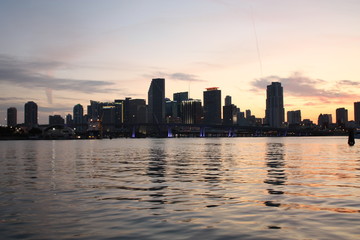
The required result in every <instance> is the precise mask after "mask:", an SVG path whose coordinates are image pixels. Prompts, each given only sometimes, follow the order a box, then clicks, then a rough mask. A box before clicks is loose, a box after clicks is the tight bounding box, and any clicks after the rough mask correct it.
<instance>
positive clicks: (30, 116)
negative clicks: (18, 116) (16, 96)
mask: <svg viewBox="0 0 360 240" xmlns="http://www.w3.org/2000/svg"><path fill="white" fill-rule="evenodd" d="M24 120H25V125H26V126H28V127H35V126H37V125H38V106H37V104H36V103H35V102H32V101H30V102H27V103H25V111H24Z"/></svg>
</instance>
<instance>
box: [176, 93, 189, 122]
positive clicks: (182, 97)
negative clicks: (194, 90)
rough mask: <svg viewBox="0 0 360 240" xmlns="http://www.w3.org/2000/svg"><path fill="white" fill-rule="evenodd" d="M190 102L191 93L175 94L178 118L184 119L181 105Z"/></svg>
mask: <svg viewBox="0 0 360 240" xmlns="http://www.w3.org/2000/svg"><path fill="white" fill-rule="evenodd" d="M185 100H189V93H188V92H178V93H174V94H173V101H175V102H176V103H177V116H178V117H179V118H182V112H181V109H182V107H181V103H182V101H185Z"/></svg>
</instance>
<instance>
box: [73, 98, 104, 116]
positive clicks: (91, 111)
mask: <svg viewBox="0 0 360 240" xmlns="http://www.w3.org/2000/svg"><path fill="white" fill-rule="evenodd" d="M101 109H102V106H101V104H100V102H98V101H93V100H90V105H88V107H87V115H88V118H89V119H90V120H93V121H97V120H99V119H100V117H101V115H100V112H101ZM74 118H75V116H74Z"/></svg>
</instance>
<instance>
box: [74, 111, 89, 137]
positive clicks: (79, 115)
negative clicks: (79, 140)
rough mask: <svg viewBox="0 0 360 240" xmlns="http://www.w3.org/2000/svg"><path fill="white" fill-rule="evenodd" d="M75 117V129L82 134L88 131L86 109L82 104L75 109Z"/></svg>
mask: <svg viewBox="0 0 360 240" xmlns="http://www.w3.org/2000/svg"><path fill="white" fill-rule="evenodd" d="M73 116H74V120H73V121H74V124H73V126H74V128H75V129H76V131H79V132H82V131H85V130H86V129H85V128H84V108H83V106H82V105H81V104H77V105H75V106H74V108H73Z"/></svg>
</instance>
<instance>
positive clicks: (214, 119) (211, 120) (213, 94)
mask: <svg viewBox="0 0 360 240" xmlns="http://www.w3.org/2000/svg"><path fill="white" fill-rule="evenodd" d="M204 123H205V124H210V125H220V124H221V90H219V89H218V88H217V87H212V88H207V89H206V91H204Z"/></svg>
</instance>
